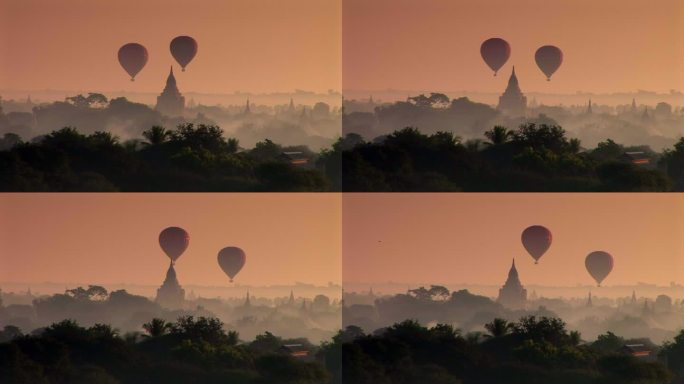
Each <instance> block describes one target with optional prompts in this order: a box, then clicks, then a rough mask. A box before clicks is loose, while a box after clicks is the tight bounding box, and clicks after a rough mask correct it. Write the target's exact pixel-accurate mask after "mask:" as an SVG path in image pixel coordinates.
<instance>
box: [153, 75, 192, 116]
mask: <svg viewBox="0 0 684 384" xmlns="http://www.w3.org/2000/svg"><path fill="white" fill-rule="evenodd" d="M155 109H156V110H157V111H159V113H161V114H162V115H165V116H169V117H178V116H182V115H183V110H184V109H185V97H184V96H183V95H181V93H180V91H179V90H178V86H177V85H176V77H175V76H174V75H173V66H171V71H170V72H169V77H167V78H166V87H164V91H162V93H161V95H159V96H157V106H156V107H155Z"/></svg>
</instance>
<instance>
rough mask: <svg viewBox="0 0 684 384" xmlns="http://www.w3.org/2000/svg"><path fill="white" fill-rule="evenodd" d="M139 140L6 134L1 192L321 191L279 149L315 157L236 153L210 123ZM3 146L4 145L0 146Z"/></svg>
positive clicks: (260, 146) (274, 147) (322, 185)
mask: <svg viewBox="0 0 684 384" xmlns="http://www.w3.org/2000/svg"><path fill="white" fill-rule="evenodd" d="M143 136H144V138H145V141H127V142H124V143H121V142H119V139H118V138H117V137H115V136H113V135H112V134H110V133H108V132H95V133H93V134H90V135H84V134H81V133H79V131H78V130H76V129H75V128H70V127H67V128H63V129H61V130H59V131H55V132H52V133H51V134H49V135H47V136H44V137H41V138H40V139H39V140H34V141H33V142H30V143H22V142H21V141H20V140H18V138H17V137H16V135H6V136H5V138H4V142H2V143H0V144H2V145H1V146H0V147H10V148H9V149H7V150H5V151H2V152H0V188H1V189H2V190H4V191H322V190H326V189H328V185H327V182H326V180H325V177H324V176H323V175H322V174H321V173H320V172H318V171H316V170H315V169H308V168H304V167H297V166H294V165H292V164H289V163H288V162H286V161H283V160H282V159H281V158H280V156H281V155H282V153H283V152H284V151H288V150H290V151H299V152H304V153H305V154H307V155H309V156H311V157H313V156H314V154H313V153H311V152H310V151H308V149H307V148H305V147H304V148H301V147H294V148H283V147H281V146H280V145H278V144H276V143H273V142H272V141H270V140H265V141H262V142H259V143H257V144H256V146H255V147H254V148H253V149H251V150H247V151H240V148H239V146H238V142H237V140H235V139H225V138H224V136H223V131H222V130H221V129H220V128H219V127H217V126H213V125H203V124H200V125H197V126H195V125H194V124H181V125H179V126H178V127H177V128H176V129H174V130H166V129H164V128H163V127H159V126H154V127H152V128H151V129H150V130H148V131H145V132H143ZM7 141H9V143H6V142H7Z"/></svg>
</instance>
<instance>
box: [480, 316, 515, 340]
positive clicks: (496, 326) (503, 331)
mask: <svg viewBox="0 0 684 384" xmlns="http://www.w3.org/2000/svg"><path fill="white" fill-rule="evenodd" d="M512 328H513V324H511V323H509V322H508V321H506V320H504V319H500V318H498V317H497V318H495V319H494V320H492V322H491V323H487V324H485V329H487V331H488V332H489V335H488V337H501V336H505V335H507V334H508V332H510V330H511V329H512Z"/></svg>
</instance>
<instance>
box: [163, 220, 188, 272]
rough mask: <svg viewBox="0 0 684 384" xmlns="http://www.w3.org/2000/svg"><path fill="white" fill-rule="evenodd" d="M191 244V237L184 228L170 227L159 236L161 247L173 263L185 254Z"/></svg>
mask: <svg viewBox="0 0 684 384" xmlns="http://www.w3.org/2000/svg"><path fill="white" fill-rule="evenodd" d="M189 243H190V236H189V235H188V233H187V232H185V230H184V229H183V228H178V227H168V228H166V229H164V230H163V231H161V233H160V234H159V245H160V246H161V249H162V250H163V251H164V253H166V255H167V256H168V257H169V259H171V262H172V263H175V262H176V260H178V258H179V257H180V256H181V255H182V254H183V252H185V250H186V249H187V248H188V244H189Z"/></svg>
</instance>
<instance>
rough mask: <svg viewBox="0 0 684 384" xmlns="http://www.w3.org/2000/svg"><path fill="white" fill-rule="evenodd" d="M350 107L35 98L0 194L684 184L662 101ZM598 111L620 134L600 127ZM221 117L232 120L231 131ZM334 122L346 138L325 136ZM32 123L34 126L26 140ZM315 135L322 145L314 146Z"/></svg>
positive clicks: (417, 101) (8, 158)
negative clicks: (651, 104)
mask: <svg viewBox="0 0 684 384" xmlns="http://www.w3.org/2000/svg"><path fill="white" fill-rule="evenodd" d="M344 106H345V107H344V108H345V110H344V113H341V111H339V110H336V109H334V108H333V109H331V108H330V106H329V105H327V104H325V103H321V102H319V103H317V104H315V105H314V106H313V107H311V108H307V107H306V106H298V105H294V103H290V105H282V106H276V107H273V108H272V109H268V108H267V109H266V110H263V108H266V107H264V106H261V107H259V106H250V107H249V108H247V106H245V107H244V110H243V111H241V112H240V110H239V108H237V107H235V108H233V109H230V108H223V107H219V106H214V107H210V106H202V105H195V106H192V107H191V108H189V109H190V110H192V111H193V113H196V118H195V119H194V120H192V122H187V121H186V120H185V118H175V119H169V118H166V117H162V116H161V115H159V114H158V112H156V111H154V110H152V109H150V108H149V107H148V106H146V105H143V104H136V103H131V102H129V101H127V100H126V99H124V98H115V99H112V100H108V99H107V98H106V97H105V96H103V95H101V94H97V93H90V94H88V95H87V96H83V95H76V96H72V97H68V98H66V100H65V101H64V102H56V103H52V104H41V105H38V106H35V107H33V112H30V113H29V112H10V113H7V114H5V113H0V132H5V133H4V136H3V137H1V138H0V188H2V190H5V191H350V192H355V191H388V192H389V191H473V192H476V191H502V192H504V191H568V192H571V191H596V192H613V191H624V192H626V191H681V190H684V171H683V170H684V155H683V153H684V144H683V143H684V141H682V139H679V141H676V140H677V139H676V137H677V136H681V134H680V131H681V127H682V124H683V122H684V120H683V119H684V117H682V116H683V115H682V110H681V108H679V109H676V108H673V107H671V106H670V105H669V104H666V103H660V104H658V105H657V106H656V107H655V108H653V109H652V110H650V109H649V108H648V107H645V106H643V112H641V110H642V106H632V107H630V106H620V107H619V108H618V107H615V108H613V109H607V108H608V107H606V106H600V105H593V106H592V108H593V109H592V111H591V112H587V111H585V112H581V111H577V110H576V109H577V108H579V107H575V108H574V109H572V108H564V107H550V106H535V107H533V108H530V111H536V112H539V114H538V115H537V117H536V118H510V117H506V116H504V115H502V114H501V113H499V111H497V110H495V109H494V108H492V107H490V106H489V105H486V104H481V103H476V102H472V101H470V100H468V99H467V98H458V99H453V100H450V99H449V98H448V97H447V96H446V95H444V94H440V93H432V94H430V95H418V96H413V97H409V98H408V99H407V100H406V101H400V102H396V103H392V104H387V103H385V104H377V103H375V102H373V101H369V102H368V103H359V102H356V101H345V103H344ZM236 108H237V109H236ZM240 108H242V107H240ZM582 108H584V107H582ZM11 114H13V115H11ZM606 119H607V120H611V119H612V120H611V121H613V123H615V124H616V125H615V126H616V127H620V129H622V130H612V131H611V130H610V129H608V128H606V127H608V126H609V125H606V124H602V123H598V122H597V121H603V120H606ZM578 121H581V122H584V123H587V124H589V125H586V126H585V128H586V130H587V132H591V133H592V134H596V135H597V136H596V137H594V138H591V139H587V140H588V141H589V143H590V144H587V142H585V141H584V139H583V137H587V136H586V135H581V134H578V132H579V131H581V129H579V131H578V129H575V128H574V125H573V124H575V123H577V122H578ZM217 122H221V124H222V126H223V127H224V128H225V127H230V129H229V131H230V133H227V132H228V131H225V130H224V128H220V127H219V126H218V125H217ZM561 122H563V124H565V125H561ZM590 123H591V124H590ZM340 124H341V125H342V130H341V131H342V132H344V133H345V135H344V137H342V138H338V139H337V141H336V142H333V140H334V138H335V137H336V136H338V135H339V133H340V132H341V131H340ZM592 124H593V125H592ZM611 124H612V123H611ZM630 124H637V125H638V127H637V128H634V127H631V126H630ZM639 124H640V125H639ZM644 124H647V125H644ZM62 126H64V127H65V128H60V127H62ZM169 126H173V127H175V128H168V127H169ZM122 127H123V128H122ZM568 127H573V128H572V129H573V131H569V130H568ZM639 127H640V128H639ZM644 127H646V128H644ZM642 128H643V129H645V130H646V131H648V132H665V131H667V132H669V133H668V135H669V136H667V137H669V139H668V140H669V141H667V143H665V142H662V143H661V144H663V145H659V146H658V147H656V148H662V147H665V149H664V150H663V151H662V152H657V151H656V150H654V149H652V147H651V146H649V145H648V144H649V143H651V141H649V140H646V139H644V137H643V135H641V136H640V134H636V136H634V137H632V138H624V140H625V141H621V140H620V138H623V137H624V134H626V133H625V132H630V134H635V132H636V133H638V132H641V131H642V130H643V129H642ZM582 129H584V128H582ZM35 130H37V132H38V131H39V132H42V133H41V134H40V135H38V136H36V137H34V138H33V139H31V140H28V138H30V137H33V136H34V134H35V133H36V132H34V131H35ZM302 130H304V131H306V133H302V132H304V131H302ZM623 131H625V132H623ZM313 137H318V138H320V140H318V139H316V140H318V141H316V140H314V141H311V140H310V139H311V138H313ZM243 138H244V139H245V140H247V142H248V143H249V144H245V141H243ZM642 139H643V140H642ZM594 142H595V144H593V143H594ZM630 143H636V144H630ZM307 144H309V145H307ZM670 146H671V147H670Z"/></svg>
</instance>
